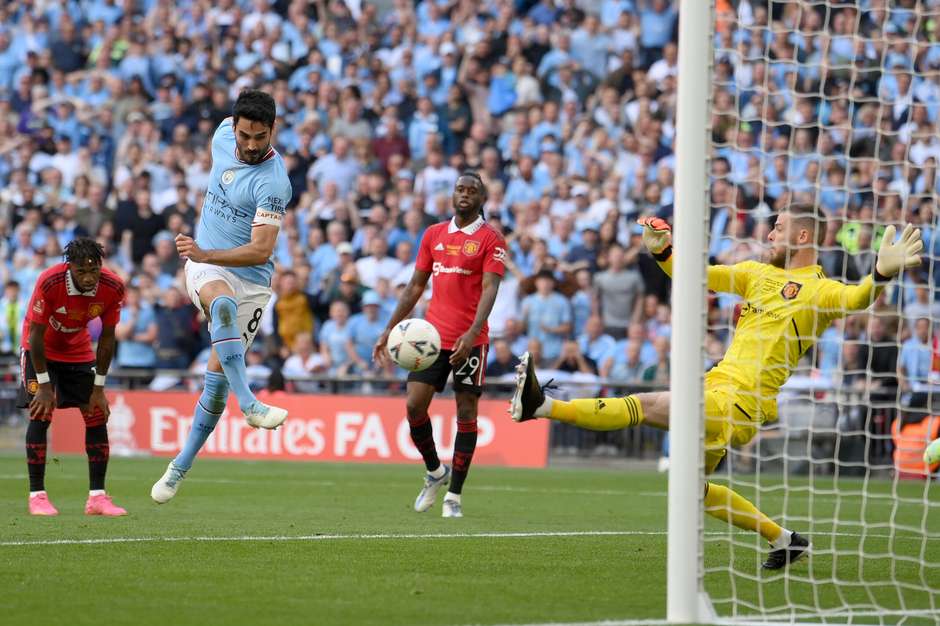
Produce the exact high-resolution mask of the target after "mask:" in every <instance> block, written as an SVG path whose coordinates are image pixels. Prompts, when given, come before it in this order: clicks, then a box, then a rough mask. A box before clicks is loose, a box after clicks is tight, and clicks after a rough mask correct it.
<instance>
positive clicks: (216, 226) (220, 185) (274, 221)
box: [196, 118, 292, 287]
mask: <svg viewBox="0 0 940 626" xmlns="http://www.w3.org/2000/svg"><path fill="white" fill-rule="evenodd" d="M291 195H292V190H291V185H290V179H289V178H288V177H287V168H286V167H285V166H284V160H283V159H282V158H281V155H280V154H278V153H277V151H276V150H274V148H271V149H270V150H269V151H268V154H267V155H266V158H265V159H264V160H263V161H262V162H261V163H258V164H257V165H249V164H248V163H244V162H243V161H241V160H240V159H239V158H238V156H236V153H235V129H234V128H233V126H232V118H227V119H226V120H225V121H223V122H222V123H221V124H219V127H218V128H217V129H216V131H215V134H214V135H213V136H212V171H211V172H210V174H209V188H208V189H206V198H205V201H204V203H203V206H202V215H201V216H200V218H199V224H198V225H197V226H196V245H198V246H199V247H200V248H202V249H203V250H228V249H231V248H237V247H238V246H244V245H246V244H248V243H250V242H251V229H252V227H254V226H258V225H261V224H271V225H273V226H277V227H280V226H281V223H282V221H283V219H284V215H285V213H286V212H287V204H288V203H289V202H290V199H291ZM227 269H228V270H229V271H231V272H232V273H233V274H235V275H237V276H239V277H241V278H243V279H245V280H247V281H249V282H252V283H255V284H258V285H264V286H265V287H269V286H270V285H271V274H272V273H273V272H274V262H273V261H272V260H271V259H268V261H267V263H265V264H264V265H252V266H249V267H228V268H227Z"/></svg>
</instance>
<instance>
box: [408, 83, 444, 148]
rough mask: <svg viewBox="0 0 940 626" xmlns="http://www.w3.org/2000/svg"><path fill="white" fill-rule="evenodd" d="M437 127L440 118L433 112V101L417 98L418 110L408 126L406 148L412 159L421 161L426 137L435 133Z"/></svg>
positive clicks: (438, 126)
mask: <svg viewBox="0 0 940 626" xmlns="http://www.w3.org/2000/svg"><path fill="white" fill-rule="evenodd" d="M439 129H440V119H439V118H438V115H437V113H435V112H434V103H433V102H431V100H430V98H426V97H425V98H419V99H418V110H417V111H415V114H414V117H413V118H412V120H411V124H409V126H408V150H410V151H411V158H412V159H414V160H416V161H423V160H424V159H425V158H426V157H427V152H428V150H427V145H428V142H427V139H428V137H429V136H432V135H436V134H437V133H438V130H439Z"/></svg>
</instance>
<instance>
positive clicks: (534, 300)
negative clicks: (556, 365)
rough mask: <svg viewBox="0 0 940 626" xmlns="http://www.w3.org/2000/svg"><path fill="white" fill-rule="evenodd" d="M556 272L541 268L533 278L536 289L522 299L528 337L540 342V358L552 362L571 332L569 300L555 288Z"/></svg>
mask: <svg viewBox="0 0 940 626" xmlns="http://www.w3.org/2000/svg"><path fill="white" fill-rule="evenodd" d="M555 284H556V281H555V275H554V274H552V272H551V270H541V271H539V273H538V274H537V275H536V278H535V293H534V294H532V295H530V296H527V297H526V298H525V299H524V300H523V301H522V317H523V319H524V320H525V324H526V334H527V335H528V336H529V338H530V339H533V338H534V339H538V340H539V341H541V342H542V359H543V362H552V361H554V360H555V359H557V358H558V356H559V355H560V354H561V347H562V344H563V343H564V341H565V339H567V338H568V335H569V334H570V332H571V304H570V303H569V302H568V300H567V298H565V297H564V296H563V295H561V294H560V293H557V292H555Z"/></svg>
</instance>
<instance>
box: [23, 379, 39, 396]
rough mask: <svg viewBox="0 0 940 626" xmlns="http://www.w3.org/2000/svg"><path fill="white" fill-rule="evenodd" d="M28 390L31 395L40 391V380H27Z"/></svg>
mask: <svg viewBox="0 0 940 626" xmlns="http://www.w3.org/2000/svg"><path fill="white" fill-rule="evenodd" d="M26 391H27V392H28V393H29V395H31V396H35V395H36V392H37V391H39V381H38V380H36V379H35V378H30V379H29V380H28V381H26Z"/></svg>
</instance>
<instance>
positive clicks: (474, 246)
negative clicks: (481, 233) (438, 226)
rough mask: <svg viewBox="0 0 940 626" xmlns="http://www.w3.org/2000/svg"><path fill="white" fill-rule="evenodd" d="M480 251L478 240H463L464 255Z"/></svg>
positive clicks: (473, 254) (471, 254)
mask: <svg viewBox="0 0 940 626" xmlns="http://www.w3.org/2000/svg"><path fill="white" fill-rule="evenodd" d="M479 251H480V242H479V241H472V240H471V241H465V242H463V250H462V252H463V253H464V256H476V254H477V253H478V252H479Z"/></svg>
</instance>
